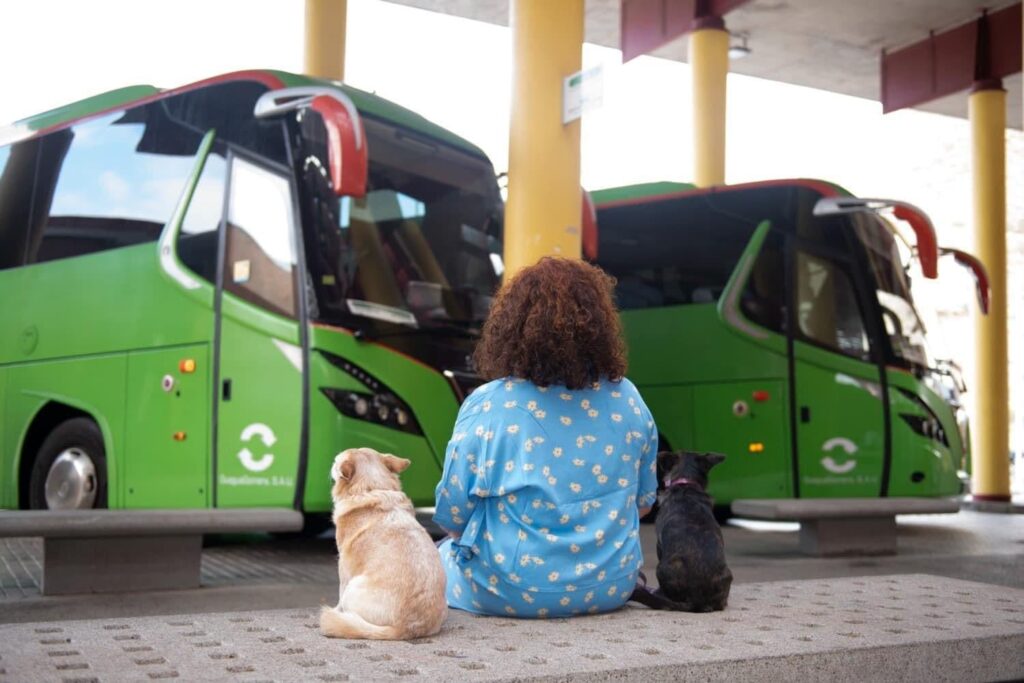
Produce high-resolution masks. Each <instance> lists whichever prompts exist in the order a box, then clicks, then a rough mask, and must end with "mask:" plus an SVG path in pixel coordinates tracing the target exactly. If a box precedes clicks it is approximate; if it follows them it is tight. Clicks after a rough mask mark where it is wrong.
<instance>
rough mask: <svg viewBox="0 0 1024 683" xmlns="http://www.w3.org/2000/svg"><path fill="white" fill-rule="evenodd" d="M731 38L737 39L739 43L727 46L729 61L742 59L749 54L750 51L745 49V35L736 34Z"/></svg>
mask: <svg viewBox="0 0 1024 683" xmlns="http://www.w3.org/2000/svg"><path fill="white" fill-rule="evenodd" d="M733 37H735V38H739V40H740V42H739V43H733V44H732V45H730V46H729V59H743V58H744V57H746V56H747V55H749V54H750V52H751V50H750V48H749V47H747V34H746V33H736V34H733Z"/></svg>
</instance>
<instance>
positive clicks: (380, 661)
mask: <svg viewBox="0 0 1024 683" xmlns="http://www.w3.org/2000/svg"><path fill="white" fill-rule="evenodd" d="M1022 676H1024V591H1022V590H1016V589H1010V588H1003V587H999V586H992V585H988V584H980V583H973V582H967V581H958V580H954V579H947V578H941V577H936V576H929V575H922V574H910V575H901V576H882V577H864V578H846V579H835V580H809V581H792V582H780V583H762V584H741V585H738V586H736V587H735V588H734V590H733V595H732V599H731V604H730V606H729V608H728V609H727V610H726V611H724V612H717V613H712V614H684V613H677V612H651V611H648V610H646V609H643V608H627V609H624V610H621V611H619V612H616V613H613V614H608V615H601V616H593V617H579V618H576V619H569V620H564V619H562V620H546V621H542V620H538V621H528V620H514V619H504V618H493V617H475V616H473V615H470V614H466V613H463V612H455V611H453V612H451V613H450V615H449V619H448V621H447V623H446V624H445V627H444V629H443V630H442V632H441V633H440V634H439V635H437V636H435V637H433V638H424V639H421V640H418V641H412V642H379V641H373V642H371V641H345V640H331V639H328V638H324V637H322V636H321V635H320V634H319V632H318V630H317V623H316V614H315V613H313V612H308V611H301V612H300V611H294V610H275V611H262V612H247V613H231V614H214V615H207V614H203V615H196V616H193V617H145V618H137V619H116V620H89V621H68V622H55V623H35V624H17V625H6V626H0V681H18V682H29V681H80V682H83V681H97V682H99V681H124V680H143V681H145V680H158V679H165V678H167V679H170V678H179V679H182V680H188V681H197V680H229V681H235V680H237V681H295V680H304V681H305V680H314V681H316V680H318V681H346V680H354V681H355V680H394V679H399V680H407V681H412V680H432V681H433V680H453V681H454V680H458V681H462V680H538V679H557V680H588V681H591V680H628V679H637V680H644V681H652V680H680V679H699V680H734V681H735V680H762V679H764V678H766V677H771V678H775V679H782V680H785V679H797V678H799V679H807V680H828V681H830V683H835V682H837V681H864V680H878V679H886V680H894V679H900V680H902V681H917V680H920V681H936V680H957V681H960V680H1007V679H1016V678H1020V677H1022Z"/></svg>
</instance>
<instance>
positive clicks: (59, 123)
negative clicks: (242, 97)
mask: <svg viewBox="0 0 1024 683" xmlns="http://www.w3.org/2000/svg"><path fill="white" fill-rule="evenodd" d="M227 81H256V82H259V83H263V84H264V85H266V86H267V87H268V88H271V89H276V88H290V87H297V86H306V85H319V86H328V87H334V88H337V89H338V90H339V91H341V92H343V93H345V94H346V95H348V96H349V98H351V100H352V102H353V103H354V104H355V105H356V107H357V108H358V109H359V111H360V112H361V113H363V114H366V115H369V116H372V117H375V118H379V119H384V120H387V121H389V122H392V123H396V124H398V125H400V126H403V127H405V128H408V129H410V130H412V131H415V132H417V133H420V134H423V135H426V136H429V137H432V138H435V139H437V140H440V141H442V142H446V143H448V144H451V145H453V146H455V147H459V148H461V149H463V150H464V151H467V152H469V153H471V154H474V155H476V156H480V157H484V158H486V155H485V154H484V153H483V151H482V150H481V149H480V148H479V147H477V146H476V145H474V144H472V143H471V142H469V141H467V140H465V139H463V138H461V137H459V136H457V135H455V134H454V133H451V132H450V131H448V130H446V129H444V128H442V127H441V126H438V125H437V124H435V123H433V122H431V121H428V120H427V119H425V118H423V117H422V116H420V115H419V114H417V113H415V112H413V111H410V110H408V109H406V108H405V107H402V106H399V105H397V104H395V103H393V102H389V101H388V100H385V99H383V98H381V97H378V96H376V95H374V94H371V93H368V92H364V91H362V90H358V89H356V88H353V87H351V86H347V85H344V84H342V83H339V82H337V81H327V80H322V79H316V78H310V77H308V76H303V75H300V74H293V73H288V72H286V71H275V70H270V69H259V70H251V71H235V72H232V73H228V74H223V75H220V76H214V77H212V78H208V79H205V80H202V81H197V82H195V83H190V84H188V85H184V86H181V87H178V88H171V89H160V88H156V87H154V86H152V85H132V86H128V87H125V88H118V89H116V90H111V91H109V92H105V93H102V94H100V95H94V96H93V97H88V98H86V99H84V100H79V101H77V102H72V103H71V104H66V105H64V106H61V107H57V108H56V109H51V110H49V111H46V112H42V113H40V114H36V115H35V116H30V117H28V118H26V119H22V120H20V121H16V122H15V123H12V124H10V125H8V126H0V145H5V144H10V143H13V142H17V141H19V140H27V139H29V138H33V137H36V136H39V135H43V134H45V133H49V132H51V131H54V130H59V129H61V128H66V127H68V126H71V125H73V124H75V123H77V122H79V121H82V120H84V119H88V118H91V117H93V116H96V115H98V114H103V113H106V112H110V111H114V110H117V109H122V108H125V107H129V106H131V105H135V104H143V103H145V102H150V101H153V100H157V99H160V98H162V97H166V96H169V95H174V94H177V93H180V92H186V91H189V90H196V89H198V88H200V87H202V86H205V85H212V84H214V83H223V82H227Z"/></svg>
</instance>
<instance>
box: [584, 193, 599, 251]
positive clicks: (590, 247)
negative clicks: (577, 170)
mask: <svg viewBox="0 0 1024 683" xmlns="http://www.w3.org/2000/svg"><path fill="white" fill-rule="evenodd" d="M581 191H582V192H583V217H582V218H581V220H580V232H581V233H582V238H583V258H585V259H587V260H588V261H596V260H597V237H598V234H597V209H595V208H594V200H593V199H591V198H590V193H589V192H587V191H586V190H581Z"/></svg>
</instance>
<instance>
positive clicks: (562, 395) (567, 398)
mask: <svg viewBox="0 0 1024 683" xmlns="http://www.w3.org/2000/svg"><path fill="white" fill-rule="evenodd" d="M558 398H560V399H562V400H563V401H571V400H572V394H567V393H565V392H564V391H563V392H562V393H560V394H559V395H558Z"/></svg>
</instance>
